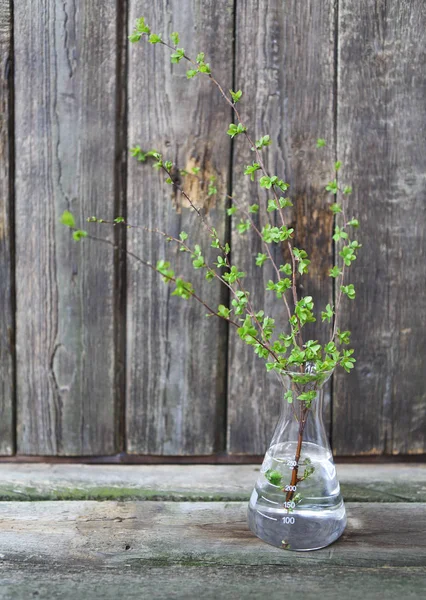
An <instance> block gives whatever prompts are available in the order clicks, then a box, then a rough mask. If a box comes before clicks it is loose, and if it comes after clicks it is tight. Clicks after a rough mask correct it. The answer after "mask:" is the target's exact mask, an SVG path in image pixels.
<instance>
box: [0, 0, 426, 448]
mask: <svg viewBox="0 0 426 600" xmlns="http://www.w3.org/2000/svg"><path fill="white" fill-rule="evenodd" d="M182 6H184V9H182ZM12 9H13V10H12ZM127 9H128V10H127ZM234 9H235V10H236V14H234ZM12 13H13V21H14V31H13V32H12V29H13V27H12V23H11V21H12ZM141 15H145V16H146V17H147V20H148V22H149V23H150V24H151V25H152V27H153V30H157V31H159V32H161V33H163V35H165V36H168V35H169V34H170V33H171V31H174V30H177V31H180V33H181V38H182V45H184V46H185V49H186V50H187V52H188V53H190V54H195V53H196V52H197V51H199V50H205V51H206V56H207V60H208V61H209V62H210V63H211V64H212V66H213V67H214V70H215V73H216V74H217V76H218V79H219V80H220V81H221V82H222V83H223V85H224V88H225V89H229V88H230V87H235V88H237V89H238V88H242V89H243V92H244V95H243V99H242V102H241V103H240V105H239V108H240V110H241V114H242V116H243V118H244V120H246V121H247V124H249V125H250V124H251V123H253V124H254V129H253V131H252V133H253V136H254V137H256V138H257V137H258V136H260V135H263V134H270V135H271V137H272V139H273V142H274V146H273V147H272V148H268V149H266V150H265V160H266V164H267V166H268V169H269V170H270V171H271V173H276V174H278V175H280V176H283V177H284V178H285V179H286V180H287V181H289V183H290V184H291V187H290V190H289V196H290V197H291V198H292V200H293V202H294V211H293V212H290V211H289V214H288V217H289V221H290V225H291V226H295V229H296V243H297V245H299V246H301V247H304V248H305V249H306V250H307V251H308V253H310V254H311V255H312V257H313V262H312V265H311V276H310V277H309V278H306V279H305V284H304V287H303V289H300V290H299V291H300V292H301V293H308V292H309V293H310V294H312V295H313V296H314V297H315V299H316V307H317V309H319V310H321V309H322V308H323V307H324V306H325V304H326V303H327V302H331V303H332V301H333V289H332V281H331V279H330V278H328V277H327V274H328V268H329V266H330V263H331V258H330V250H331V246H330V243H331V242H330V234H331V228H332V221H331V216H330V213H329V212H328V211H327V208H326V206H327V202H328V199H327V198H326V197H324V194H323V184H324V182H325V181H328V180H329V179H330V178H331V177H332V175H333V174H332V171H331V170H330V165H332V163H333V161H334V160H335V158H339V159H340V160H342V162H343V168H342V170H341V173H340V177H341V180H342V182H343V183H352V184H353V185H354V193H353V195H352V196H351V197H350V199H349V200H348V202H349V203H350V207H351V208H350V209H349V210H350V211H352V212H353V214H354V215H356V216H357V217H359V219H360V221H361V229H360V232H359V239H360V242H361V243H363V248H362V250H361V251H360V253H359V258H358V260H357V262H356V263H355V265H354V266H353V268H352V271H351V282H352V283H354V284H355V286H356V289H357V299H356V301H355V303H350V302H346V303H345V305H344V309H343V320H342V322H341V326H342V328H344V329H346V328H347V329H351V330H352V331H353V336H352V338H353V344H354V347H355V350H356V355H357V358H358V363H357V366H356V369H355V371H354V373H352V374H351V375H350V376H347V375H346V374H345V373H343V372H341V373H338V374H337V375H336V377H335V381H334V384H333V386H334V387H333V388H332V391H333V399H332V402H331V401H330V394H331V388H329V389H327V391H326V402H327V405H328V408H327V420H328V422H330V421H332V431H331V433H332V442H333V447H334V452H335V454H337V455H359V454H381V453H384V454H397V453H400V454H407V453H411V454H421V453H425V452H426V397H425V391H424V390H425V388H426V385H425V384H426V381H425V377H426V375H425V369H424V357H425V356H426V341H425V335H424V325H425V322H426V300H425V294H424V280H425V269H426V267H425V261H424V256H425V250H426V235H425V227H424V224H425V222H426V197H425V196H426V184H425V176H424V173H425V171H426V159H425V153H424V151H423V148H424V146H425V140H426V106H425V102H424V98H425V96H426V75H425V71H424V69H422V68H421V65H423V63H424V62H425V50H424V48H425V41H426V38H425V30H426V27H425V25H426V5H425V4H424V2H422V1H421V0H401V1H400V2H394V3H386V2H385V1H384V0H377V1H375V2H373V0H358V1H356V2H350V1H349V0H340V1H339V2H329V1H327V0H321V1H314V0H306V1H305V2H297V1H296V0H285V1H284V2H279V1H278V0H248V1H247V2H234V1H233V0H226V1H225V2H222V3H217V2H216V3H215V2H196V1H195V0H187V1H186V2H185V3H182V2H178V0H173V1H168V0H161V1H159V2H155V3H154V2H148V0H128V2H127V3H125V5H124V4H120V3H119V4H118V5H117V6H116V5H115V3H111V2H106V1H105V0H95V1H94V2H86V3H84V5H82V6H81V7H80V6H76V5H75V3H74V2H71V0H65V2H63V3H57V2H54V1H53V0H34V1H33V2H25V1H24V0H15V2H12V1H11V0H0V51H1V54H0V455H2V454H3V455H10V454H12V453H13V452H14V451H15V449H16V450H17V452H18V453H19V454H20V455H75V456H79V455H108V454H115V453H118V452H121V451H123V450H125V451H127V452H129V453H132V454H135V453H136V454H156V455H186V456H191V455H201V454H204V455H208V454H212V453H216V452H223V451H228V452H229V453H230V454H231V455H236V454H263V453H264V451H265V449H266V447H267V445H268V443H269V441H270V437H271V433H272V429H273V427H274V424H275V420H276V416H277V414H278V409H279V402H280V398H281V395H282V394H281V389H280V387H279V385H278V384H277V383H276V381H275V380H274V378H273V376H270V377H269V376H268V375H267V374H266V372H265V370H264V365H263V363H262V361H260V360H258V359H257V358H256V357H255V356H254V355H253V353H252V352H251V349H250V348H245V347H244V345H243V344H241V343H240V341H239V340H236V339H235V335H234V332H230V337H229V343H228V332H227V331H226V327H225V326H224V324H223V323H219V322H215V321H214V320H213V319H205V320H204V321H202V319H201V321H200V322H198V321H195V320H196V319H199V317H200V316H201V317H202V315H203V314H204V312H205V311H204V309H203V308H201V307H199V306H198V305H197V304H196V303H194V302H192V301H189V302H185V301H183V300H181V299H179V298H175V297H172V296H171V292H172V290H171V289H170V288H169V287H167V286H165V285H164V284H163V282H162V281H161V280H160V279H159V278H158V277H157V276H156V275H155V274H153V273H150V272H146V271H145V270H143V268H142V267H141V266H140V265H139V266H138V265H137V264H135V263H134V262H133V261H132V259H131V258H129V259H128V260H127V262H126V266H125V267H124V268H123V260H124V259H123V253H122V254H121V258H120V257H119V256H118V254H117V255H115V256H114V253H113V250H112V249H111V248H110V247H108V246H107V245H99V244H97V243H95V242H89V241H88V240H86V241H85V242H84V243H81V244H75V243H73V242H72V241H71V239H70V235H69V232H67V231H66V230H65V229H64V228H63V226H61V225H60V224H59V218H60V215H61V213H62V212H63V210H64V209H66V208H67V209H70V210H72V211H73V212H74V214H75V215H76V217H77V220H78V224H82V223H83V221H84V219H85V218H86V217H88V216H90V215H92V214H96V215H98V216H102V217H106V218H112V217H114V216H117V213H123V214H125V213H127V215H128V217H129V220H131V221H133V222H136V223H140V224H142V225H146V226H148V227H152V226H154V227H157V226H159V227H160V228H162V229H164V230H165V231H168V232H170V233H172V234H174V235H176V234H178V233H179V232H180V231H181V230H187V231H193V232H194V234H193V238H192V240H191V241H192V242H193V243H194V244H195V243H197V242H200V241H202V240H203V239H205V236H204V232H203V231H202V227H201V226H200V224H199V223H198V224H197V222H196V221H197V219H196V217H195V215H194V214H192V213H191V211H190V210H189V209H188V207H187V206H186V205H185V203H184V202H182V199H181V198H180V197H179V194H175V193H173V191H172V189H171V188H170V187H169V186H167V185H166V184H164V181H163V178H162V177H161V175H160V174H159V173H158V172H156V171H152V170H151V168H150V166H149V165H148V164H143V165H142V164H140V163H137V162H135V161H132V160H131V159H129V161H128V167H127V166H126V164H125V163H126V160H125V159H124V160H123V155H124V149H125V147H126V146H127V145H129V146H132V145H134V144H140V145H141V146H143V147H144V148H149V147H155V148H157V149H159V150H161V151H163V152H164V154H165V156H166V157H167V158H170V159H171V160H172V161H174V162H176V164H177V165H178V166H179V167H182V168H191V167H193V166H199V167H200V173H199V177H200V179H201V180H202V181H201V182H200V180H199V179H196V178H192V179H191V180H189V179H188V180H187V182H186V183H185V186H186V189H187V190H188V191H189V192H190V193H191V195H192V196H194V198H195V199H196V202H197V203H198V204H199V206H200V207H202V208H203V210H205V211H206V218H207V219H208V220H209V222H210V223H212V224H213V225H215V226H216V228H217V229H218V231H219V233H220V235H221V236H222V237H227V236H228V237H232V245H233V259H234V261H235V262H236V263H237V264H238V266H240V267H241V268H242V269H243V270H245V271H246V272H247V273H248V274H249V276H250V278H251V279H252V286H251V291H252V293H253V297H254V298H257V299H258V301H256V300H255V301H254V304H255V305H256V306H259V305H260V304H263V303H265V304H266V308H267V311H268V312H270V311H271V310H272V308H271V307H272V301H273V299H272V295H271V296H270V297H268V296H267V295H266V293H265V295H264V288H265V283H266V281H267V280H268V279H269V278H270V277H271V274H270V272H269V271H268V267H266V268H264V270H263V271H262V270H260V269H259V268H258V267H256V266H255V265H254V257H255V256H256V254H257V252H258V251H260V250H261V247H260V244H259V240H258V239H257V238H255V237H253V236H251V235H246V236H245V237H240V236H239V234H237V232H236V229H235V225H236V224H237V223H238V221H239V216H238V215H237V217H236V218H234V219H233V227H232V231H231V232H230V231H229V223H228V220H227V218H226V217H225V216H224V212H223V208H224V206H225V203H226V200H225V195H226V193H227V192H231V191H232V193H233V194H234V195H235V197H236V198H237V199H238V200H240V201H242V202H246V203H252V202H256V201H257V199H258V198H259V200H260V203H261V204H262V205H264V203H265V201H266V199H267V196H266V195H259V196H258V188H257V187H256V185H255V184H254V183H251V182H250V181H249V178H247V177H245V176H243V175H242V174H241V172H242V168H243V167H244V166H245V165H246V164H248V163H250V162H251V161H252V160H253V153H252V152H250V149H249V148H248V147H247V146H245V145H244V142H243V141H242V139H240V138H237V139H236V140H235V143H234V146H233V148H232V147H231V143H230V140H229V139H228V138H227V136H226V135H225V131H226V128H227V125H228V123H229V122H231V120H233V117H232V115H231V111H230V109H229V107H227V106H226V105H224V104H223V102H222V101H221V99H220V97H219V95H218V93H217V91H216V90H215V89H214V87H213V86H211V85H210V82H209V81H208V80H207V78H204V79H202V78H195V79H194V80H191V81H188V80H187V79H186V76H185V70H186V67H185V65H184V64H180V65H171V64H170V61H169V53H168V51H167V50H165V49H164V48H162V47H159V46H151V45H148V44H146V43H143V44H141V45H135V46H133V45H131V46H130V47H129V48H127V41H126V33H127V29H131V28H132V27H133V23H134V20H135V18H136V17H138V16H141ZM127 18H128V23H127V22H126V21H127ZM234 37H235V40H234V39H233V38H234ZM12 46H13V48H12ZM127 100H128V101H127ZM317 137H323V138H325V139H327V142H328V144H327V147H326V148H325V149H323V150H321V151H316V150H315V149H314V146H315V140H316V138H317ZM231 163H232V164H233V166H234V167H235V174H234V176H233V177H232V178H231V177H230V167H231ZM211 175H216V176H217V178H218V180H217V187H218V190H219V193H218V194H217V196H213V197H210V198H207V194H206V188H207V182H208V178H209V176H211ZM231 180H232V181H231ZM306 182H307V183H306ZM231 183H232V189H231ZM126 202H127V208H126ZM312 211H313V215H314V216H313V219H312V220H308V219H307V216H308V215H309V214H310V213H311V212H312ZM351 216H352V215H351ZM264 218H265V211H264V210H262V211H261V215H260V219H264ZM94 227H95V228H96V226H94ZM96 233H97V234H98V235H100V236H101V235H103V236H104V237H105V238H106V239H108V240H109V241H118V243H119V245H120V246H121V248H122V249H123V248H124V243H123V242H126V240H123V239H122V238H119V236H118V234H117V232H116V233H115V234H114V232H112V231H111V230H109V229H108V228H103V229H102V230H99V229H96ZM126 235H127V247H128V249H129V250H131V251H134V252H135V253H136V254H139V255H141V256H144V257H145V258H148V259H149V260H152V261H154V262H155V260H156V259H157V258H165V257H170V258H171V259H172V260H173V262H174V263H175V264H176V265H177V268H176V271H177V272H178V273H179V275H183V276H184V277H188V278H189V277H190V278H191V279H192V280H193V282H194V285H195V287H196V289H197V290H198V291H200V294H201V295H202V296H204V297H205V298H206V299H207V300H208V301H209V303H210V304H212V305H214V306H217V305H218V304H219V303H220V302H223V303H226V301H227V294H226V293H225V292H224V291H223V290H220V288H219V287H218V286H217V285H216V284H215V283H212V284H208V283H206V282H204V281H203V280H202V274H200V276H199V277H198V276H197V273H195V272H194V271H193V269H192V268H191V266H190V260H188V257H187V256H184V255H182V254H179V253H177V252H176V248H173V246H172V245H170V244H166V243H164V240H162V239H161V237H158V235H157V234H153V233H152V234H151V233H144V234H142V235H141V232H138V233H137V232H136V231H133V230H129V231H127V234H126V232H123V237H124V236H126ZM205 250H206V252H205V256H206V258H207V259H208V260H209V261H211V260H212V257H214V256H215V254H216V253H215V252H214V251H213V250H212V249H208V248H205ZM278 254H279V252H278ZM284 257H285V258H286V256H285V255H284ZM277 258H278V259H279V257H277ZM120 260H121V263H120ZM126 269H127V274H126ZM126 275H127V277H126ZM15 282H16V300H15V291H14V288H15ZM124 288H125V289H124ZM15 304H16V306H15ZM15 308H16V310H15ZM15 321H16V330H15ZM194 322H197V326H196V327H194V325H193V324H194ZM126 324H127V326H126ZM319 325H320V326H319V327H318V328H316V329H314V330H313V331H312V335H310V336H309V337H313V338H314V339H315V338H317V337H318V338H319V339H321V340H322V339H325V337H326V333H327V331H326V329H327V327H326V326H322V325H321V324H319ZM15 341H16V373H15V372H14V361H15V356H14V353H15ZM206 356H207V357H208V359H207V360H206V359H205V357H206ZM228 365H229V367H228ZM124 372H125V373H124ZM231 372H233V376H232V378H231V377H229V373H231ZM15 376H16V377H15ZM124 377H125V378H126V381H125V385H124ZM15 378H16V381H17V389H16V390H15V389H14V381H15ZM124 388H125V390H124ZM15 398H16V403H17V406H13V405H14V402H15ZM15 420H16V427H15ZM328 425H329V423H328ZM15 429H16V431H15ZM15 438H16V440H15ZM15 442H16V443H15ZM15 446H16V447H15Z"/></svg>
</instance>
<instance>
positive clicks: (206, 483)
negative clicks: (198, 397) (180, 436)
mask: <svg viewBox="0 0 426 600" xmlns="http://www.w3.org/2000/svg"><path fill="white" fill-rule="evenodd" d="M259 470H260V466H259V465H238V466H236V465H223V466H222V465H221V466H219V465H185V466H183V465H155V466H150V465H137V466H133V465H132V466H129V465H121V466H119V467H117V466H115V465H114V466H113V465H111V466H101V465H43V464H38V465H37V464H33V465H25V464H0V500H23V501H25V500H181V501H183V500H191V501H201V500H202V501H212V500H215V501H218V500H228V501H230V500H245V501H248V499H249V497H250V494H251V492H252V489H253V486H254V483H255V481H256V479H257V477H258V476H259ZM337 474H338V478H339V481H340V486H341V490H342V494H343V497H344V499H345V501H346V502H360V501H361V502H426V465H408V464H407V465H397V466H396V465H344V464H342V465H338V468H337Z"/></svg>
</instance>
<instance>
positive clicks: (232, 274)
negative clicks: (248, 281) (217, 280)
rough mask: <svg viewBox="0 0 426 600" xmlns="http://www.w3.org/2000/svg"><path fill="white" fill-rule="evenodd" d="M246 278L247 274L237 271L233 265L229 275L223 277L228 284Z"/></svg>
mask: <svg viewBox="0 0 426 600" xmlns="http://www.w3.org/2000/svg"><path fill="white" fill-rule="evenodd" d="M246 276H247V273H244V272H243V271H239V270H238V269H237V267H236V266H235V265H232V267H231V270H230V271H229V273H225V274H224V275H223V279H224V280H225V281H226V282H228V283H235V282H236V281H237V279H243V278H244V277H246Z"/></svg>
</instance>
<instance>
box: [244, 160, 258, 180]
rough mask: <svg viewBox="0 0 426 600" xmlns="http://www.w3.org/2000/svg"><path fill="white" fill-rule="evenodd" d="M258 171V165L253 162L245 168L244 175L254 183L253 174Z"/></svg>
mask: <svg viewBox="0 0 426 600" xmlns="http://www.w3.org/2000/svg"><path fill="white" fill-rule="evenodd" d="M259 169H260V165H259V164H258V163H255V162H254V163H253V164H251V165H247V166H246V168H245V169H244V175H250V179H251V180H252V181H254V174H255V172H256V171H258V170H259Z"/></svg>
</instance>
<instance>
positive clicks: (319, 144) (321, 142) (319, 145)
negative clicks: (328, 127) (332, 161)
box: [317, 138, 327, 148]
mask: <svg viewBox="0 0 426 600" xmlns="http://www.w3.org/2000/svg"><path fill="white" fill-rule="evenodd" d="M326 145H327V142H326V141H325V140H324V139H323V138H318V139H317V148H324V146H326Z"/></svg>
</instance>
